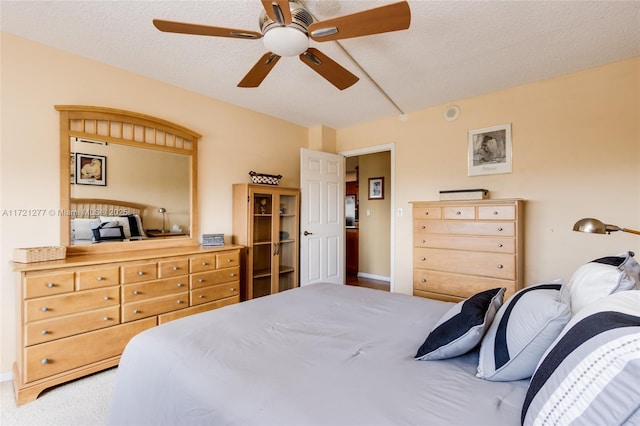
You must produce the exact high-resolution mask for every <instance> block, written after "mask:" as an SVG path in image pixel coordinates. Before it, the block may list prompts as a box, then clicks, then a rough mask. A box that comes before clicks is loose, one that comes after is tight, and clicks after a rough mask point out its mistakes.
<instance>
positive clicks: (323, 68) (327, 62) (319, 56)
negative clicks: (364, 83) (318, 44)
mask: <svg viewBox="0 0 640 426" xmlns="http://www.w3.org/2000/svg"><path fill="white" fill-rule="evenodd" d="M300 60H301V61H302V62H304V63H305V64H307V65H309V67H311V69H313V70H314V71H315V72H317V73H318V74H320V75H321V76H323V77H324V78H325V79H326V80H327V81H328V82H329V83H331V84H333V85H334V86H336V87H337V88H338V89H340V90H344V89H346V88H347V87H351V86H353V85H354V84H355V83H356V82H357V81H358V80H359V78H358V77H356V76H355V75H353V74H351V72H349V71H348V70H347V69H346V68H343V67H342V66H341V65H340V64H338V63H337V62H335V61H334V60H333V59H331V58H329V57H328V56H327V55H325V54H324V53H322V52H320V51H319V50H318V49H315V48H313V47H310V48H309V49H307V50H306V52H304V53H302V54H301V55H300Z"/></svg>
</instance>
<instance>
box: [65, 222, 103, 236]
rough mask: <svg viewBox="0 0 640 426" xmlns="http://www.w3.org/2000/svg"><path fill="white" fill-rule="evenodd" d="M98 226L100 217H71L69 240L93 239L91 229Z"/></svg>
mask: <svg viewBox="0 0 640 426" xmlns="http://www.w3.org/2000/svg"><path fill="white" fill-rule="evenodd" d="M98 226H100V219H83V218H75V219H71V241H80V240H93V229H95V228H97V227H98Z"/></svg>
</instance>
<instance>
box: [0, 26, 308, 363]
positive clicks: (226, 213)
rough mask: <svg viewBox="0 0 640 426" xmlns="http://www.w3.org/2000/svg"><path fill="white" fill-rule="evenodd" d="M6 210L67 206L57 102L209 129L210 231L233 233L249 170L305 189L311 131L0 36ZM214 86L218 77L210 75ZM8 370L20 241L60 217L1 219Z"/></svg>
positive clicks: (205, 147) (203, 211) (204, 182)
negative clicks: (303, 158)
mask: <svg viewBox="0 0 640 426" xmlns="http://www.w3.org/2000/svg"><path fill="white" fill-rule="evenodd" d="M0 35H1V40H0V42H1V45H0V50H1V52H2V62H1V65H0V66H1V68H0V71H1V75H0V78H1V82H0V83H1V89H2V90H1V93H0V100H1V102H0V108H1V109H0V114H1V115H0V121H1V123H2V127H1V129H0V141H1V145H0V166H1V167H0V185H1V186H0V189H1V197H0V203H1V204H0V210H1V211H5V210H7V211H8V210H10V209H50V208H58V207H59V184H58V176H59V174H60V173H59V164H58V163H59V161H58V158H59V157H58V146H59V114H58V112H57V111H56V110H55V109H54V108H53V105H55V104H66V105H73V104H80V105H98V106H105V107H112V108H119V109H124V110H129V111H135V112H139V113H143V114H148V115H152V116H156V117H159V118H162V119H165V120H169V121H172V122H175V123H178V124H180V125H183V126H185V127H188V128H191V129H193V130H195V131H197V132H199V133H201V134H202V135H203V138H202V140H201V141H200V143H199V145H198V148H199V151H198V154H199V167H198V190H199V192H198V201H199V213H200V214H199V218H200V231H201V232H202V233H225V234H227V235H230V234H231V222H232V220H231V214H232V212H231V184H232V183H234V182H248V178H249V176H248V173H249V171H251V170H255V171H258V172H263V173H269V174H282V175H283V176H284V177H283V179H282V181H281V184H282V185H283V186H294V187H295V186H298V185H299V175H300V164H299V163H300V162H299V160H298V158H299V152H300V148H301V147H303V146H304V147H306V145H307V139H308V129H306V128H304V127H300V126H296V125H294V124H291V123H288V122H286V121H282V120H278V119H274V118H272V117H268V116H266V115H263V114H259V113H256V112H252V111H249V110H246V109H243V108H239V107H235V106H232V105H230V104H226V103H224V102H220V101H216V100H214V99H211V98H207V97H204V96H200V95H197V94H194V93H192V92H188V91H186V90H183V89H180V88H177V87H174V86H170V85H167V84H163V83H160V82H158V81H155V80H151V79H148V78H145V77H141V76H138V75H135V74H132V73H130V72H126V71H123V70H120V69H117V68H114V67H110V66H106V65H103V64H100V63H97V62H94V61H90V60H87V59H83V58H80V57H78V56H74V55H71V54H68V53H65V52H61V51H59V50H56V49H52V48H49V47H46V46H43V45H40V44H37V43H33V42H30V41H27V40H25V39H22V38H18V37H15V36H13V35H9V34H6V33H1V34H0ZM212 83H214V84H215V81H212ZM0 236H1V245H0V250H1V252H0V256H1V258H0V262H1V263H0V265H1V269H0V271H1V275H0V277H1V278H0V279H1V282H0V311H1V315H2V323H1V325H0V327H1V328H0V334H1V350H0V373H7V372H9V371H10V370H11V365H12V364H13V361H14V359H15V332H16V327H17V326H16V322H15V303H16V302H15V289H16V286H17V284H16V282H15V274H14V273H13V272H12V271H11V266H10V264H9V262H10V260H11V257H12V250H13V248H14V247H33V246H43V245H56V244H59V243H60V228H59V218H58V217H51V216H48V215H45V216H37V217H13V216H0Z"/></svg>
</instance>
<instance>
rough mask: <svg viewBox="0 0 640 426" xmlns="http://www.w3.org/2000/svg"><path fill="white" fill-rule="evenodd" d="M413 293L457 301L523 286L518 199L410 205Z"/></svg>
mask: <svg viewBox="0 0 640 426" xmlns="http://www.w3.org/2000/svg"><path fill="white" fill-rule="evenodd" d="M412 204H413V294H414V295H415V296H422V297H428V298H432V299H439V300H446V301H452V302H458V301H460V300H463V299H465V298H467V297H469V296H472V295H474V294H476V293H478V292H481V291H483V290H488V289H492V288H496V287H506V289H507V291H506V293H505V300H506V298H508V297H509V296H511V295H512V294H513V293H514V292H516V291H517V290H519V289H521V288H522V287H523V279H524V275H523V272H524V267H523V261H524V253H523V250H524V244H523V243H524V235H523V229H524V201H523V200H520V199H503V200H499V199H498V200H474V201H415V202H413V203H412Z"/></svg>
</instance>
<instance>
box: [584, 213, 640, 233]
mask: <svg viewBox="0 0 640 426" xmlns="http://www.w3.org/2000/svg"><path fill="white" fill-rule="evenodd" d="M573 230H574V231H578V232H591V233H593V234H610V233H612V232H616V231H622V232H629V233H630V234H636V235H640V231H636V230H634V229H629V228H620V227H619V226H616V225H607V224H604V223H602V222H600V221H599V220H598V219H593V218H590V217H587V218H584V219H580V220H579V221H577V222H576V224H575V225H573Z"/></svg>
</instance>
